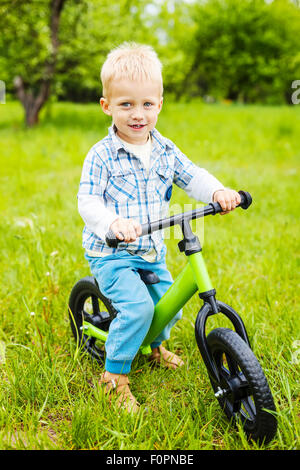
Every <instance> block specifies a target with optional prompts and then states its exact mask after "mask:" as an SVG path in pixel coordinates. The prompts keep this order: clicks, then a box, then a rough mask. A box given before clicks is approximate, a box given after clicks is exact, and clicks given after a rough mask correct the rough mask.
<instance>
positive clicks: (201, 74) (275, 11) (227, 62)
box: [187, 0, 300, 103]
mask: <svg viewBox="0 0 300 470" xmlns="http://www.w3.org/2000/svg"><path fill="white" fill-rule="evenodd" d="M194 18H195V22H196V23H197V31H196V33H195V35H194V38H193V44H191V47H192V55H193V64H192V67H191V69H190V71H189V74H188V77H187V83H188V89H189V90H191V91H192V94H200V95H203V94H210V95H213V96H214V97H216V98H228V99H233V100H240V101H245V102H257V101H258V102H269V103H272V102H283V101H284V100H285V99H286V100H287V101H290V95H291V92H290V90H291V83H292V81H293V80H295V79H296V78H297V77H299V76H300V54H299V50H300V10H299V8H297V7H295V6H294V5H292V4H291V3H290V2H288V1H285V0H277V1H274V2H272V3H268V4H267V3H266V2H264V1H263V0H243V1H240V0H226V1H225V0H209V1H208V2H205V3H204V4H200V5H198V6H197V7H196V9H195V16H194Z"/></svg>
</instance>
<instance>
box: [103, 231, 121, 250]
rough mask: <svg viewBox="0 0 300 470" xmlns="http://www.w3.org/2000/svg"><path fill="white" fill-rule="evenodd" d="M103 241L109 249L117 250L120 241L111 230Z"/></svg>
mask: <svg viewBox="0 0 300 470" xmlns="http://www.w3.org/2000/svg"><path fill="white" fill-rule="evenodd" d="M105 241H106V243H107V244H108V246H110V247H111V248H117V246H118V244H119V243H120V242H121V241H122V240H119V239H118V238H117V237H116V235H115V234H114V232H113V231H112V230H109V231H108V232H107V234H106V235H105Z"/></svg>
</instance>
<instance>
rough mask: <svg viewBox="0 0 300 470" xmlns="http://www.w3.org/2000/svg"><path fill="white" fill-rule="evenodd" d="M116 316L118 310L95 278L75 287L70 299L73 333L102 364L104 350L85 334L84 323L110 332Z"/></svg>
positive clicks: (86, 279)
mask: <svg viewBox="0 0 300 470" xmlns="http://www.w3.org/2000/svg"><path fill="white" fill-rule="evenodd" d="M115 316H116V310H115V309H114V308H113V306H112V304H111V302H110V300H109V299H107V298H106V297H105V296H104V295H103V294H102V293H101V292H100V289H99V286H98V284H97V281H96V279H95V278H94V277H91V276H87V277H85V278H83V279H80V281H78V282H77V283H76V284H75V285H74V287H73V289H72V291H71V294H70V298H69V318H70V323H71V329H72V333H73V335H74V338H75V340H76V342H77V344H78V345H79V346H81V347H83V349H84V350H85V351H87V352H88V353H89V354H90V355H91V357H92V358H94V359H96V361H98V362H99V363H101V364H103V363H104V348H103V347H102V346H98V344H97V340H96V339H95V338H92V337H90V336H87V335H85V334H84V332H83V331H82V329H81V327H82V322H83V320H84V321H87V322H90V323H91V324H92V325H94V326H96V327H98V328H100V329H101V330H103V331H108V329H109V325H110V323H111V322H112V320H113V319H114V318H115Z"/></svg>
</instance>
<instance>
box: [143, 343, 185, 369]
mask: <svg viewBox="0 0 300 470" xmlns="http://www.w3.org/2000/svg"><path fill="white" fill-rule="evenodd" d="M149 361H150V362H152V363H157V364H161V365H163V366H165V367H167V368H168V369H177V368H178V367H182V366H183V365H184V362H183V361H182V360H181V359H180V357H178V356H176V354H174V353H172V352H170V351H168V350H167V349H166V348H164V347H163V346H158V348H153V349H152V354H151V356H150V357H149Z"/></svg>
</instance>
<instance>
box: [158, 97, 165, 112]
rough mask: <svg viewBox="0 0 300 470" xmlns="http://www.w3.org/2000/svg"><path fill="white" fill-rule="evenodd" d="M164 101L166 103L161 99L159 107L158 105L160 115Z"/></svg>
mask: <svg viewBox="0 0 300 470" xmlns="http://www.w3.org/2000/svg"><path fill="white" fill-rule="evenodd" d="M163 101H164V99H163V98H161V100H160V103H159V105H158V112H159V113H160V112H161V108H162V105H163Z"/></svg>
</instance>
